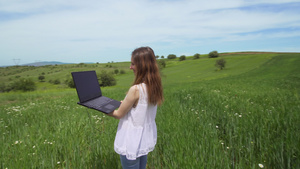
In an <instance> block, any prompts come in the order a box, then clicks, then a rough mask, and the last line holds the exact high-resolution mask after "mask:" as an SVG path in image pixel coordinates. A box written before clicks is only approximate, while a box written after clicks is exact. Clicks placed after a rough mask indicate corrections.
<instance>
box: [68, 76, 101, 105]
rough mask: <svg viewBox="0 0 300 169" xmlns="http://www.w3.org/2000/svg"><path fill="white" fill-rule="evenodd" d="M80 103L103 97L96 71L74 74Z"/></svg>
mask: <svg viewBox="0 0 300 169" xmlns="http://www.w3.org/2000/svg"><path fill="white" fill-rule="evenodd" d="M72 76H73V80H74V83H75V86H76V90H77V94H78V97H79V101H80V103H82V102H85V101H88V100H91V99H94V98H96V97H99V96H102V93H101V89H100V85H99V82H98V79H97V75H96V72H95V71H85V72H72Z"/></svg>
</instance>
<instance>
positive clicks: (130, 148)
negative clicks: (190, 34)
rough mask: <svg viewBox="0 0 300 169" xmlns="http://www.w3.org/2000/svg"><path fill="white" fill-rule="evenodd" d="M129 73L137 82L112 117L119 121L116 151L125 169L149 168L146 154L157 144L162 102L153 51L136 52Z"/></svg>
mask: <svg viewBox="0 0 300 169" xmlns="http://www.w3.org/2000/svg"><path fill="white" fill-rule="evenodd" d="M130 69H132V70H133V72H134V75H135V79H134V82H133V85H132V87H131V88H130V89H129V91H128V93H127V96H126V97H125V99H124V100H123V101H122V104H121V106H120V107H119V109H118V110H115V111H113V112H112V113H110V114H109V115H110V116H113V117H115V118H117V119H120V122H119V125H118V131H117V134H116V138H115V143H114V149H115V151H116V152H117V153H118V154H120V159H121V164H122V167H123V168H139V169H141V168H146V163H147V154H148V153H149V152H151V151H152V150H153V149H154V147H155V144H156V139H157V130H156V123H155V117H156V111H157V105H160V104H161V103H162V102H163V89H162V84H161V78H160V74H159V70H158V65H157V63H156V58H155V55H154V52H153V50H152V49H151V48H150V47H140V48H137V49H135V50H134V51H133V52H132V55H131V65H130Z"/></svg>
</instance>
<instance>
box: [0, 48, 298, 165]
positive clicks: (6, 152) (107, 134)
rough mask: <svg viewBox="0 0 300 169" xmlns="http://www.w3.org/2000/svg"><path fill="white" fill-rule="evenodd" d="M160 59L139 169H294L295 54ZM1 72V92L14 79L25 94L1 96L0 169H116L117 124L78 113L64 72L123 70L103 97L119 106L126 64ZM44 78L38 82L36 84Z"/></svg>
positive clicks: (84, 111) (93, 113) (126, 83)
mask: <svg viewBox="0 0 300 169" xmlns="http://www.w3.org/2000/svg"><path fill="white" fill-rule="evenodd" d="M222 57H223V58H224V59H225V60H226V62H227V63H226V67H225V69H224V70H221V71H220V70H217V68H216V67H215V66H214V64H215V61H216V59H212V58H207V56H201V57H200V59H197V60H193V58H192V57H188V58H187V60H185V61H179V60H166V63H167V66H166V68H164V69H162V71H161V73H162V79H163V86H164V95H165V102H164V104H163V105H162V106H160V107H159V108H158V112H157V118H156V122H157V127H158V141H157V145H156V148H155V150H154V151H153V152H151V153H150V154H149V155H148V163H147V168H155V169H156V168H162V169H165V168H170V169H173V168H187V169H190V168H195V169H198V168H209V169H214V168H228V169H232V168H237V169H239V168H242V169H245V168H253V169H254V168H261V167H260V166H259V165H263V166H264V168H272V169H273V168H284V169H288V168H295V169H296V168H300V100H299V95H300V67H299V65H300V54H299V53H257V54H254V53H252V54H251V53H232V54H226V55H223V56H222ZM107 65H108V64H85V65H57V66H43V67H22V66H19V67H9V68H0V73H1V74H0V75H1V76H0V80H1V83H7V84H9V83H11V82H13V81H14V80H16V79H18V78H20V77H28V78H32V79H34V80H35V81H36V83H37V86H38V88H37V90H36V91H33V92H10V93H0V124H1V125H0V131H1V132H0V134H1V135H2V137H1V144H0V148H1V156H0V162H1V168H9V169H11V168H105V169H106V168H109V169H110V168H121V164H120V162H119V156H118V154H116V153H115V152H114V150H113V142H114V137H115V133H116V127H117V124H118V120H115V119H113V118H110V117H107V116H104V115H103V114H102V113H100V112H97V111H94V110H87V109H85V108H84V107H81V106H78V105H77V104H76V102H77V101H78V98H77V95H76V91H75V89H70V88H68V87H67V86H66V85H65V84H63V83H61V84H59V85H53V84H50V83H48V81H49V80H55V79H56V78H59V79H61V81H64V80H66V79H68V78H70V72H72V71H82V70H96V71H97V72H101V70H107V71H113V70H114V69H120V70H125V71H126V73H125V74H122V75H120V74H119V75H116V76H115V77H116V79H117V85H116V86H114V87H105V88H103V89H102V90H103V91H102V92H103V93H104V94H105V95H107V96H109V97H112V98H115V99H117V100H122V99H123V98H124V97H125V93H126V91H127V89H128V88H129V87H130V85H131V83H132V81H133V77H134V76H133V73H132V72H131V71H130V70H129V65H130V63H129V62H123V63H110V64H109V65H112V66H111V67H110V66H107ZM42 72H44V74H45V77H46V79H45V82H39V81H38V78H37V77H38V76H39V75H40V74H41V73H42Z"/></svg>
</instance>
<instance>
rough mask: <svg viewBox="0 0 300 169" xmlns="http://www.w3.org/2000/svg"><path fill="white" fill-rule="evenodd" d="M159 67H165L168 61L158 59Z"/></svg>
mask: <svg viewBox="0 0 300 169" xmlns="http://www.w3.org/2000/svg"><path fill="white" fill-rule="evenodd" d="M158 67H159V69H162V68H165V67H166V61H164V60H159V61H158Z"/></svg>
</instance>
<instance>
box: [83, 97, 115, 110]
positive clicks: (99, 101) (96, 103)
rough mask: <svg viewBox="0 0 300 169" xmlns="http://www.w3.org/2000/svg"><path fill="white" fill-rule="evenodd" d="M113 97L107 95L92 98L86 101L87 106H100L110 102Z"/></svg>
mask: <svg viewBox="0 0 300 169" xmlns="http://www.w3.org/2000/svg"><path fill="white" fill-rule="evenodd" d="M112 100H113V99H110V98H106V97H102V98H97V99H94V100H90V101H88V102H87V103H85V104H86V105H87V106H90V107H92V108H99V107H101V106H103V105H106V104H108V103H109V102H111V101H112Z"/></svg>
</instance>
